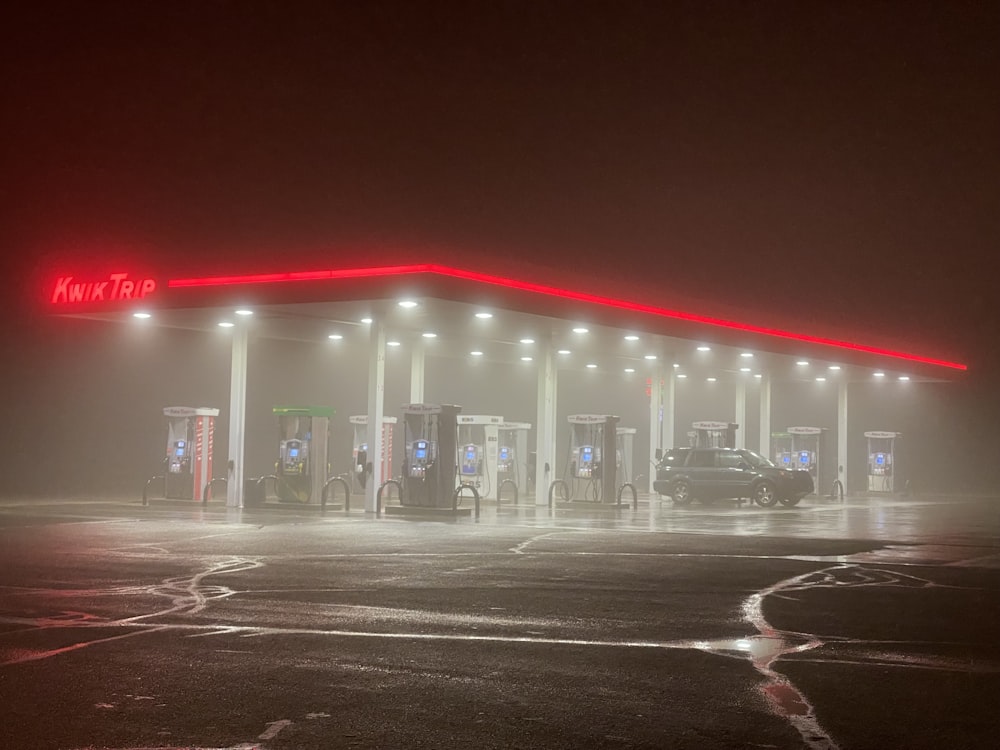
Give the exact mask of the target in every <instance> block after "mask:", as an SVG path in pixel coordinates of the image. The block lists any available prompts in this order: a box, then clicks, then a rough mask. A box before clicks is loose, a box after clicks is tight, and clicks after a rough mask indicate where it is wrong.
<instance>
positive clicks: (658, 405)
mask: <svg viewBox="0 0 1000 750" xmlns="http://www.w3.org/2000/svg"><path fill="white" fill-rule="evenodd" d="M660 361H662V358H661V360H660ZM665 387H666V383H665V382H664V376H663V365H662V364H657V365H656V367H655V368H654V369H653V377H652V380H651V381H650V384H649V463H648V464H647V465H646V475H647V476H648V477H649V482H648V485H649V486H648V487H647V489H648V490H649V491H650V492H652V491H653V480H654V479H656V469H655V468H654V467H655V466H656V451H657V449H661V450H662V448H663V422H662V420H663V389H664V388H665Z"/></svg>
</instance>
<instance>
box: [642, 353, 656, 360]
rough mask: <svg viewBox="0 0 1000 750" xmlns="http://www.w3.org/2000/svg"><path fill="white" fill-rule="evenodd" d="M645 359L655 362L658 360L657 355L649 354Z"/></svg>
mask: <svg viewBox="0 0 1000 750" xmlns="http://www.w3.org/2000/svg"><path fill="white" fill-rule="evenodd" d="M643 359H648V360H654V359H656V355H655V354H647V355H646V356H645V357H644V358H643Z"/></svg>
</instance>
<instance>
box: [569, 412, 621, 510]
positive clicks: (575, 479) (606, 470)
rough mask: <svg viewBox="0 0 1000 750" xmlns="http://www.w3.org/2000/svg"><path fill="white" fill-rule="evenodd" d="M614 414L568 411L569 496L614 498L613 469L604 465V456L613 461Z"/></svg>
mask: <svg viewBox="0 0 1000 750" xmlns="http://www.w3.org/2000/svg"><path fill="white" fill-rule="evenodd" d="M618 419H619V418H618V417H616V416H610V415H606V414H571V415H570V416H569V417H568V420H569V425H570V444H569V455H568V457H567V461H566V472H565V480H564V481H565V482H566V484H567V486H568V487H569V499H570V500H575V499H577V498H579V499H582V500H588V501H590V502H595V503H599V502H602V500H603V502H608V503H612V502H614V501H615V499H616V495H615V492H616V489H617V487H616V481H617V473H618V472H617V470H616V467H615V466H614V465H610V464H608V465H605V462H604V460H603V459H604V457H605V456H608V457H611V460H614V461H615V462H616V464H617V456H618V436H617V431H616V425H617V424H618Z"/></svg>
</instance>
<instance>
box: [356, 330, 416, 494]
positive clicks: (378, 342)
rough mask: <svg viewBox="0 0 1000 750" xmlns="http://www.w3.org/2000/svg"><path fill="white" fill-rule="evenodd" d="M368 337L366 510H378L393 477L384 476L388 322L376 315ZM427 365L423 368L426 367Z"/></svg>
mask: <svg viewBox="0 0 1000 750" xmlns="http://www.w3.org/2000/svg"><path fill="white" fill-rule="evenodd" d="M370 326H371V329H370V331H369V338H368V455H369V456H371V457H372V459H371V464H372V474H371V476H370V477H369V478H368V484H367V485H366V486H365V512H366V513H374V512H375V495H376V493H377V492H378V489H379V487H381V486H382V483H383V482H384V481H385V480H386V479H389V478H390V477H383V476H382V460H381V457H382V454H383V451H384V450H385V446H384V445H382V437H383V436H382V416H383V412H384V411H385V323H383V322H382V318H381V317H376V318H375V319H374V320H373V321H372V322H371V323H370ZM422 369H423V368H421V370H422Z"/></svg>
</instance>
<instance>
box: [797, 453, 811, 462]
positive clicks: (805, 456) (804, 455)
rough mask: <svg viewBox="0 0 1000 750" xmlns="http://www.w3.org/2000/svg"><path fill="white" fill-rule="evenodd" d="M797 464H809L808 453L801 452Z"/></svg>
mask: <svg viewBox="0 0 1000 750" xmlns="http://www.w3.org/2000/svg"><path fill="white" fill-rule="evenodd" d="M799 463H800V464H807V463H809V453H808V452H806V451H802V452H801V453H800V454H799Z"/></svg>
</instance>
